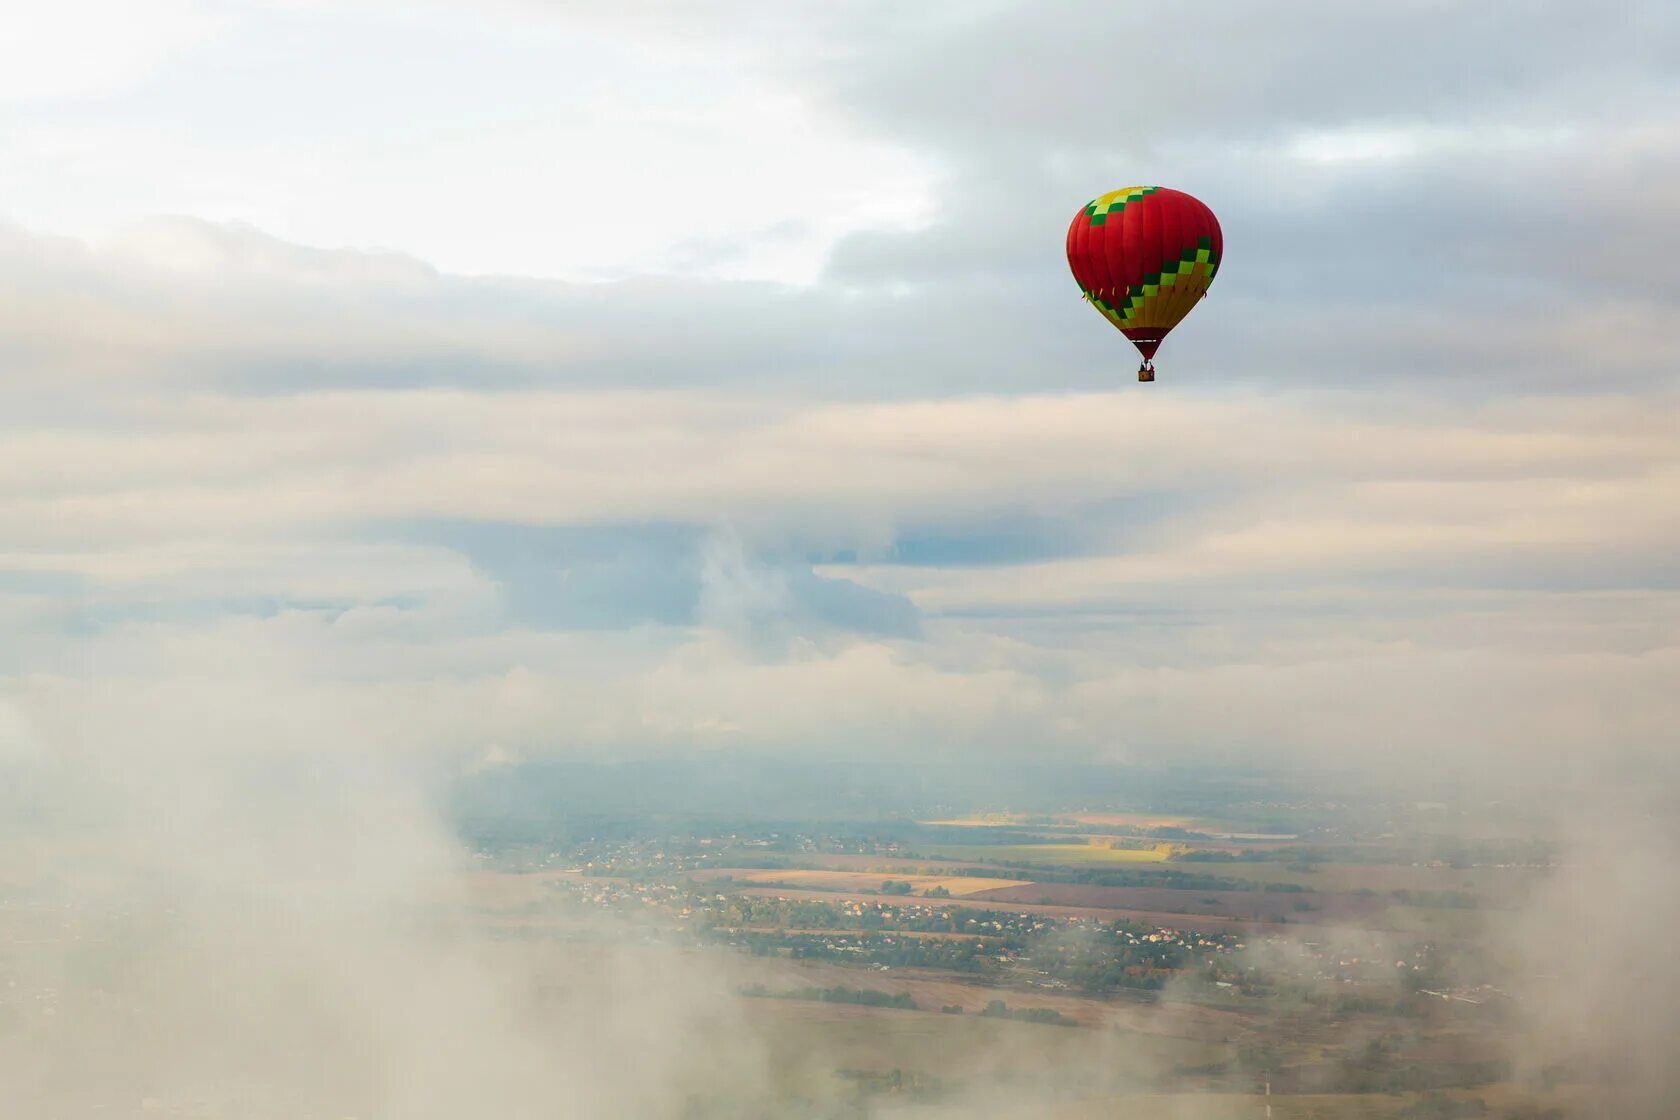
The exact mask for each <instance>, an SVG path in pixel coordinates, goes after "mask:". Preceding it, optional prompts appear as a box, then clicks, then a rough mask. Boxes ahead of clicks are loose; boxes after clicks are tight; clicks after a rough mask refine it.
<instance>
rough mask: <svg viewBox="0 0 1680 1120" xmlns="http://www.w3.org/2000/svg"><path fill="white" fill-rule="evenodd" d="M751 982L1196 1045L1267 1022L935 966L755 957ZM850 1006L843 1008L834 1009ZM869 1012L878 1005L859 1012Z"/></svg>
mask: <svg viewBox="0 0 1680 1120" xmlns="http://www.w3.org/2000/svg"><path fill="white" fill-rule="evenodd" d="M753 975H754V980H755V981H756V982H758V983H761V984H764V985H765V986H766V987H768V988H769V989H770V990H771V991H785V990H788V989H792V988H805V987H813V988H834V987H847V988H872V989H874V990H876V991H882V992H887V993H889V994H893V995H896V994H897V993H899V992H906V993H908V994H909V995H910V998H911V999H913V1000H915V1001H916V1004H917V1006H918V1007H919V1008H921V1009H922V1010H926V1011H932V1012H934V1013H938V1011H939V1009H940V1008H941V1007H946V1006H956V1007H961V1008H962V1009H963V1010H964V1011H965V1012H968V1013H975V1012H978V1011H979V1010H980V1009H981V1008H983V1007H985V1006H986V1004H987V1003H988V1002H989V1001H991V1000H994V999H1001V1000H1003V1001H1004V1002H1006V1003H1008V1004H1009V1006H1010V1007H1012V1008H1032V1007H1046V1008H1050V1009H1052V1010H1055V1011H1059V1012H1061V1013H1062V1014H1063V1015H1066V1016H1067V1017H1068V1018H1070V1019H1074V1020H1077V1021H1078V1022H1079V1023H1081V1024H1083V1025H1086V1026H1093V1027H1096V1026H1101V1027H1108V1028H1114V1029H1117V1030H1125V1031H1135V1032H1138V1033H1140V1034H1152V1035H1160V1036H1163V1037H1169V1038H1182V1039H1188V1040H1194V1041H1199V1042H1217V1043H1224V1042H1230V1041H1233V1040H1237V1039H1241V1038H1244V1037H1247V1035H1248V1034H1249V1033H1251V1032H1253V1031H1255V1030H1258V1029H1260V1027H1261V1025H1262V1021H1261V1020H1260V1019H1259V1018H1257V1017H1256V1016H1254V1015H1252V1014H1250V1013H1249V1012H1245V1011H1233V1010H1230V1009H1226V1008H1217V1007H1207V1006H1203V1005H1200V1004H1187V1003H1170V1004H1168V1003H1150V1002H1143V1001H1140V1000H1138V999H1135V998H1130V997H1127V996H1120V997H1118V998H1115V999H1108V1000H1104V999H1091V998H1086V997H1083V996H1079V995H1073V994H1069V993H1057V992H1047V991H1033V990H1022V989H1020V988H1014V987H1000V986H995V985H990V984H980V983H975V982H973V981H971V980H968V979H964V978H962V977H960V976H958V975H956V974H954V973H950V972H940V971H936V970H933V969H920V968H894V969H890V970H887V971H878V970H874V969H860V968H858V967H856V966H855V965H844V964H838V963H834V962H829V961H796V960H789V959H786V958H757V959H756V960H755V961H754V970H753ZM834 1006H846V1005H834ZM857 1010H860V1011H864V1012H869V1011H873V1010H876V1009H874V1008H868V1007H860V1008H858V1009H857Z"/></svg>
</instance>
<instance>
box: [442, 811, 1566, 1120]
mask: <svg viewBox="0 0 1680 1120" xmlns="http://www.w3.org/2000/svg"><path fill="white" fill-rule="evenodd" d="M1213 800H1215V799H1214V798H1213V797H1211V796H1207V795H1201V796H1199V797H1198V801H1199V802H1200V804H1198V805H1197V808H1196V811H1193V812H1192V811H1174V810H1172V809H1171V808H1170V807H1166V808H1141V809H1135V808H1128V807H1125V806H1115V807H1112V808H1092V807H1089V806H1082V807H1076V808H1070V809H1067V810H1060V811H1055V810H1052V811H1044V812H1035V813H1026V812H1021V811H1016V810H1001V809H998V810H994V809H987V808H984V807H981V808H975V809H970V810H967V811H961V812H944V813H929V814H924V815H921V816H919V817H917V818H915V819H914V820H904V819H888V820H873V821H869V822H859V823H856V824H847V823H842V824H838V825H832V826H826V827H816V826H792V827H790V826H789V825H787V824H786V823H784V822H778V823H776V824H774V825H755V824H754V823H753V822H752V821H751V820H750V819H734V820H730V821H729V822H728V823H727V824H725V825H717V826H713V827H712V828H711V829H710V830H709V831H707V830H702V829H694V828H691V829H690V830H689V831H687V832H684V833H670V832H663V831H660V828H659V826H658V825H653V824H650V825H649V826H647V828H646V831H645V833H643V834H640V835H638V834H634V833H632V834H630V835H626V836H623V837H617V838H595V839H586V840H584V841H581V842H578V843H576V844H574V845H573V846H572V847H569V848H565V849H560V850H555V851H552V852H546V853H545V852H542V851H540V850H538V851H527V852H525V853H523V854H521V855H519V856H518V857H517V858H514V857H512V856H505V857H504V856H497V858H496V859H495V860H494V861H493V868H492V869H487V870H486V871H485V872H484V874H485V875H486V876H487V877H488V878H491V879H493V878H495V877H496V876H500V875H507V876H508V877H509V878H510V879H513V880H517V882H518V883H519V884H520V885H519V886H518V887H517V888H515V887H513V886H512V885H509V886H506V887H504V888H499V889H498V888H494V887H491V886H489V885H488V884H487V885H486V887H485V889H484V890H483V891H481V892H480V893H479V894H478V895H477V896H476V897H478V898H479V899H480V910H479V913H478V918H479V920H480V921H481V922H483V923H484V924H485V927H486V928H487V929H494V930H496V931H498V935H499V936H504V937H508V938H511V939H514V940H517V941H518V942H519V943H521V944H526V945H529V946H531V947H533V948H538V947H541V946H544V945H553V946H556V947H558V946H567V947H574V948H575V947H580V946H586V945H588V946H594V945H610V944H613V943H615V942H622V941H625V940H627V939H628V940H643V939H645V940H649V941H651V942H652V943H659V944H668V943H669V944H677V945H682V946H689V947H692V951H695V952H700V953H703V954H705V959H706V960H708V961H724V960H733V961H734V962H735V963H734V964H731V965H729V966H728V972H729V974H730V976H731V977H732V980H731V985H732V990H733V992H734V997H733V998H734V999H735V1000H736V1001H737V1003H738V1006H737V1007H736V1008H735V1010H733V1011H732V1012H731V1013H730V1015H731V1021H732V1022H734V1024H735V1026H734V1027H732V1028H731V1029H732V1030H736V1031H738V1032H742V1033H743V1035H744V1036H746V1037H750V1038H753V1039H755V1040H757V1041H756V1042H755V1043H754V1045H758V1046H764V1047H768V1053H769V1055H770V1057H769V1059H768V1061H769V1063H770V1065H772V1066H773V1067H775V1068H776V1069H777V1070H778V1078H779V1080H778V1084H779V1086H780V1088H779V1089H778V1092H780V1093H782V1094H783V1095H784V1096H786V1097H787V1098H788V1099H794V1098H798V1099H801V1100H805V1101H806V1102H807V1104H806V1105H805V1106H802V1107H803V1111H802V1112H801V1113H800V1114H802V1115H827V1114H829V1113H824V1112H823V1108H825V1107H828V1106H827V1105H821V1104H819V1103H817V1102H822V1101H829V1102H838V1101H851V1102H853V1106H854V1107H861V1108H863V1109H864V1111H863V1112H859V1113H851V1114H848V1115H854V1114H855V1115H870V1114H871V1113H870V1112H869V1110H868V1109H869V1107H870V1106H869V1105H868V1102H870V1101H874V1100H876V1099H877V1098H880V1100H881V1101H882V1103H885V1102H886V1101H887V1100H891V1101H892V1102H893V1104H894V1107H895V1108H897V1109H898V1110H899V1112H898V1113H894V1114H899V1113H902V1114H903V1115H906V1116H914V1115H915V1114H916V1112H917V1110H918V1109H924V1108H925V1109H930V1110H935V1112H934V1113H930V1115H931V1114H940V1113H937V1110H938V1109H940V1108H945V1107H946V1106H948V1105H950V1104H952V1103H953V1102H964V1101H968V1102H972V1101H975V1100H984V1101H985V1102H986V1103H987V1107H988V1108H989V1109H990V1110H991V1111H993V1112H994V1113H996V1114H998V1115H1009V1114H1010V1113H1009V1111H1008V1108H1009V1106H1010V1105H1011V1104H1012V1103H1019V1104H1020V1105H1021V1106H1022V1111H1021V1112H1020V1113H1019V1114H1021V1115H1041V1114H1042V1112H1039V1111H1034V1110H1033V1109H1034V1106H1035V1102H1036V1103H1037V1104H1042V1102H1043V1101H1045V1100H1048V1099H1051V1098H1053V1099H1054V1100H1055V1102H1056V1105H1055V1107H1056V1112H1057V1114H1058V1115H1067V1116H1082V1115H1090V1116H1099V1115H1114V1114H1116V1113H1117V1112H1118V1111H1119V1110H1122V1109H1128V1108H1130V1109H1140V1108H1147V1109H1148V1110H1149V1112H1148V1114H1149V1115H1160V1116H1169V1117H1170V1116H1173V1115H1175V1114H1179V1115H1184V1116H1187V1117H1194V1118H1195V1120H1204V1118H1205V1117H1208V1116H1215V1117H1217V1116H1220V1115H1225V1114H1229V1115H1233V1116H1238V1115H1255V1112H1254V1109H1255V1107H1256V1105H1257V1104H1258V1103H1259V1102H1258V1100H1257V1096H1256V1094H1258V1093H1260V1092H1262V1090H1263V1087H1264V1085H1265V1084H1266V1083H1268V1082H1269V1083H1270V1084H1271V1085H1272V1088H1273V1095H1272V1098H1271V1101H1270V1103H1271V1105H1272V1107H1273V1115H1274V1117H1278V1118H1284V1117H1297V1118H1308V1117H1325V1118H1328V1117H1332V1116H1336V1117H1340V1116H1352V1117H1359V1116H1368V1117H1372V1118H1379V1117H1388V1118H1393V1120H1417V1118H1420V1117H1436V1116H1448V1115H1452V1114H1453V1112H1452V1110H1453V1109H1458V1108H1462V1109H1474V1108H1481V1109H1483V1111H1482V1112H1481V1113H1478V1114H1479V1115H1486V1116H1489V1117H1493V1118H1495V1120H1498V1118H1500V1117H1504V1116H1511V1117H1516V1116H1520V1115H1522V1112H1521V1110H1522V1109H1526V1108H1540V1109H1545V1108H1554V1107H1556V1108H1563V1107H1566V1106H1567V1105H1568V1103H1569V1101H1570V1100H1571V1099H1572V1097H1571V1094H1578V1093H1579V1092H1580V1085H1579V1083H1578V1082H1571V1081H1570V1080H1569V1079H1568V1078H1567V1077H1562V1078H1559V1077H1556V1076H1552V1077H1551V1080H1550V1081H1548V1083H1547V1084H1548V1085H1549V1086H1550V1087H1549V1088H1548V1087H1537V1086H1536V1085H1534V1084H1532V1083H1528V1082H1524V1083H1521V1084H1519V1083H1518V1082H1516V1081H1514V1080H1511V1079H1510V1078H1511V1076H1512V1075H1511V1074H1510V1067H1509V1063H1508V1061H1507V1056H1508V1050H1507V1049H1506V1043H1507V1037H1506V1035H1505V1033H1503V1032H1505V1030H1506V1027H1505V1025H1504V1024H1505V1022H1506V1020H1507V1017H1508V1016H1509V1015H1510V1013H1511V1011H1510V1007H1511V1003H1510V997H1509V996H1508V995H1507V994H1506V993H1505V991H1504V989H1503V988H1502V987H1501V985H1500V983H1499V981H1500V979H1501V977H1500V974H1499V973H1498V972H1497V971H1496V969H1495V965H1494V964H1493V963H1491V961H1490V958H1489V956H1488V954H1486V953H1484V952H1482V951H1481V949H1480V946H1481V944H1482V943H1483V942H1484V941H1485V940H1486V939H1487V937H1488V936H1489V931H1490V930H1491V929H1493V928H1495V927H1496V926H1497V923H1498V922H1499V921H1500V920H1501V919H1500V915H1502V914H1504V913H1506V912H1507V910H1508V908H1509V907H1511V906H1514V905H1516V904H1518V903H1519V902H1520V900H1521V899H1522V898H1523V897H1525V896H1526V894H1527V893H1529V892H1530V891H1531V890H1532V889H1533V888H1534V887H1535V886H1536V884H1539V883H1542V882H1543V881H1544V879H1545V876H1546V874H1547V869H1546V867H1545V865H1544V858H1543V857H1544V852H1543V850H1539V849H1534V851H1535V852H1536V853H1537V854H1536V855H1535V856H1534V857H1533V858H1529V855H1528V854H1527V853H1529V852H1530V848H1529V847H1527V846H1525V845H1528V844H1529V842H1530V840H1531V837H1527V836H1512V837H1506V836H1500V835H1492V836H1490V835H1489V834H1488V828H1487V825H1486V822H1479V823H1478V824H1477V827H1476V828H1475V829H1472V830H1471V831H1470V833H1469V834H1467V835H1464V836H1459V835H1456V834H1453V833H1451V832H1450V831H1447V830H1443V829H1442V828H1441V822H1440V819H1439V813H1436V814H1435V815H1434V816H1431V817H1430V818H1429V820H1428V832H1427V834H1426V835H1425V834H1418V835H1413V834H1411V833H1408V832H1406V831H1405V829H1406V827H1407V824H1406V822H1407V820H1408V819H1409V817H1408V814H1409V813H1411V810H1410V809H1409V808H1407V807H1406V806H1397V807H1385V808H1383V809H1381V810H1373V809H1370V808H1352V807H1350V808H1348V809H1337V808H1335V807H1334V805H1333V804H1330V803H1328V802H1326V801H1324V800H1323V799H1320V800H1319V801H1318V802H1311V803H1309V804H1308V810H1307V811H1304V812H1303V813H1302V815H1301V817H1300V824H1299V826H1298V827H1296V826H1295V824H1294V822H1293V821H1292V819H1291V817H1290V814H1291V812H1293V809H1292V808H1291V806H1290V804H1289V803H1284V802H1283V801H1282V800H1281V799H1279V801H1278V802H1277V803H1271V802H1267V803H1257V804H1253V805H1243V806H1238V807H1233V809H1232V810H1231V811H1218V808H1217V806H1212V807H1210V806H1209V805H1208V802H1210V801H1213ZM1367 822H1369V824H1367ZM1513 852H1516V853H1519V855H1518V856H1513V855H1512V853H1513ZM538 868H547V869H548V870H540V871H539V870H537V869H538ZM591 915H596V916H597V917H595V918H591V917H590V916H591ZM602 916H610V917H611V918H612V919H613V920H614V921H621V922H623V923H625V924H624V925H622V926H621V927H617V928H621V929H622V930H623V931H625V932H623V933H619V934H606V935H600V934H597V933H592V932H591V931H590V922H591V921H598V920H600V917H602ZM631 931H633V932H631ZM1478 1102H1479V1103H1478ZM1245 1110H1247V1111H1245ZM1464 1114H1465V1115H1470V1114H1471V1113H1470V1112H1465V1113H1464ZM834 1115H839V1113H834Z"/></svg>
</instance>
